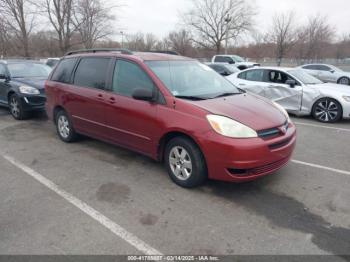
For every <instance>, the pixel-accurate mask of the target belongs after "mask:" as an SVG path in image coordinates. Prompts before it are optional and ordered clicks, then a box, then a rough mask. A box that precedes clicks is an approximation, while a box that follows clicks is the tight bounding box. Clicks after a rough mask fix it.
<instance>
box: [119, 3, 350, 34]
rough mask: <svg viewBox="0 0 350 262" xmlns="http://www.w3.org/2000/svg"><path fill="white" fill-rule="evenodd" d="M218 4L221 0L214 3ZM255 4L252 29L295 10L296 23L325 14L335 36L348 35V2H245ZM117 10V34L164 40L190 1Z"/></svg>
mask: <svg viewBox="0 0 350 262" xmlns="http://www.w3.org/2000/svg"><path fill="white" fill-rule="evenodd" d="M217 1H221V0H217ZM246 1H250V2H253V3H255V4H256V6H257V8H258V12H259V14H258V16H257V17H256V19H255V20H256V26H257V27H261V28H263V29H265V28H267V27H268V26H269V24H270V23H271V16H272V15H273V14H275V13H276V12H281V11H287V10H295V11H296V13H297V15H298V19H299V21H303V20H305V19H306V17H307V16H308V15H314V14H317V13H319V14H322V15H327V16H328V18H329V21H330V23H331V24H333V25H334V27H335V28H336V29H337V30H338V32H339V34H340V35H341V34H343V33H350V0H246ZM124 3H125V4H126V7H124V8H123V10H122V11H119V14H118V17H119V22H118V31H120V30H123V31H124V32H125V33H126V34H133V33H136V32H139V31H140V32H145V33H146V32H152V33H154V34H155V35H157V36H158V37H164V36H166V35H167V33H168V32H169V31H171V30H174V29H176V28H178V27H179V26H180V21H179V20H178V14H179V13H180V12H181V11H183V10H187V9H188V8H189V7H190V6H191V0H124Z"/></svg>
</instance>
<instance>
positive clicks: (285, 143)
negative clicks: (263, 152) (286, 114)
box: [269, 138, 292, 150]
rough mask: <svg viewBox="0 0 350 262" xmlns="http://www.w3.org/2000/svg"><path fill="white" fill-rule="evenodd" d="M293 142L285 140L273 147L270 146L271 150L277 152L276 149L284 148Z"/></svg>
mask: <svg viewBox="0 0 350 262" xmlns="http://www.w3.org/2000/svg"><path fill="white" fill-rule="evenodd" d="M291 140H292V138H288V139H285V140H283V141H281V142H278V143H275V144H272V145H269V148H270V150H275V149H278V148H280V147H283V146H285V145H288V144H289V142H290V141H291Z"/></svg>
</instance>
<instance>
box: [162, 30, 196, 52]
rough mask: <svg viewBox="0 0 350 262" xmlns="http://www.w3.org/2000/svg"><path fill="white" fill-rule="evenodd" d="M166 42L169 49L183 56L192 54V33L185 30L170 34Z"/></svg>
mask: <svg viewBox="0 0 350 262" xmlns="http://www.w3.org/2000/svg"><path fill="white" fill-rule="evenodd" d="M164 42H166V43H167V47H168V48H169V49H172V50H173V51H176V52H178V53H180V54H181V55H184V56H188V55H190V53H192V49H193V46H192V36H191V34H190V32H188V31H186V30H184V29H182V30H179V31H173V32H170V33H169V35H168V37H167V38H166V39H165V40H164Z"/></svg>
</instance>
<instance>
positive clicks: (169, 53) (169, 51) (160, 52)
mask: <svg viewBox="0 0 350 262" xmlns="http://www.w3.org/2000/svg"><path fill="white" fill-rule="evenodd" d="M145 53H157V54H166V55H180V54H179V53H178V52H176V51H171V50H151V51H145Z"/></svg>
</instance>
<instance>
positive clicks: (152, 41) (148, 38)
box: [125, 32, 159, 51]
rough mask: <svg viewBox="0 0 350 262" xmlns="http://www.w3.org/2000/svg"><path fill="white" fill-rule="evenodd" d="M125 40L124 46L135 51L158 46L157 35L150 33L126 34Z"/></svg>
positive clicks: (149, 49) (147, 49)
mask: <svg viewBox="0 0 350 262" xmlns="http://www.w3.org/2000/svg"><path fill="white" fill-rule="evenodd" d="M126 41H127V42H126V44H125V46H126V47H127V48H129V49H131V50H136V51H151V50H153V49H155V48H157V47H158V46H159V41H158V39H157V37H156V36H155V35H154V34H152V33H148V34H146V35H145V34H143V33H140V32H139V33H136V34H133V35H127V36H126Z"/></svg>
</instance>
